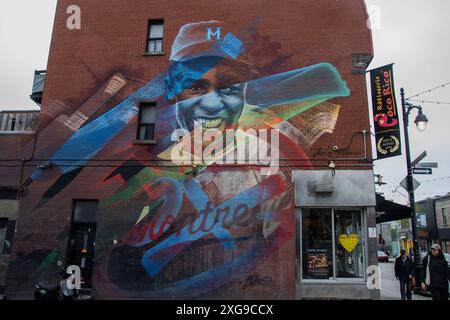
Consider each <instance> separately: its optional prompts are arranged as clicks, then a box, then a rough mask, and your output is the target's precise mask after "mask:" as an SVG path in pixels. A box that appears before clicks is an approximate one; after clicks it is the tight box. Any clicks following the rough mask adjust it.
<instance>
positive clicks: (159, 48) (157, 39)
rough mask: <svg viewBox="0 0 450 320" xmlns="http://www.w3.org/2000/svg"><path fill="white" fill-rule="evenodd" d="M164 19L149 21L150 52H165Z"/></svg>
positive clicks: (148, 44)
mask: <svg viewBox="0 0 450 320" xmlns="http://www.w3.org/2000/svg"><path fill="white" fill-rule="evenodd" d="M163 34H164V20H162V19H160V20H149V22H148V43H147V52H148V53H160V52H163Z"/></svg>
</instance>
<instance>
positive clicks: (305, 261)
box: [301, 208, 365, 280]
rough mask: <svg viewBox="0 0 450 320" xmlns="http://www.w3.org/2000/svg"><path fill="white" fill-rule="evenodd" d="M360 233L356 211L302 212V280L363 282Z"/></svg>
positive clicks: (319, 210)
mask: <svg viewBox="0 0 450 320" xmlns="http://www.w3.org/2000/svg"><path fill="white" fill-rule="evenodd" d="M363 230H364V229H363V221H362V214H361V211H360V210H341V209H324V208H322V209H302V210H301V268H302V278H303V279H305V280H312V279H317V280H320V279H322V280H334V279H343V278H349V279H355V278H362V279H363V278H364V275H365V261H364V246H363V239H364V234H363Z"/></svg>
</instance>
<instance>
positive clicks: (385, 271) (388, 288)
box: [378, 260, 431, 300]
mask: <svg viewBox="0 0 450 320" xmlns="http://www.w3.org/2000/svg"><path fill="white" fill-rule="evenodd" d="M378 265H379V266H380V269H381V300H400V285H399V282H398V281H397V279H395V274H394V262H393V261H392V260H391V261H390V262H389V263H379V264H378ZM412 299H413V300H431V297H426V296H422V295H417V294H413V297H412Z"/></svg>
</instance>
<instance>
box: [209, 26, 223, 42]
mask: <svg viewBox="0 0 450 320" xmlns="http://www.w3.org/2000/svg"><path fill="white" fill-rule="evenodd" d="M206 30H207V33H206V40H207V41H211V40H212V38H213V37H215V38H216V41H220V38H221V36H222V28H216V31H214V32H213V30H212V28H207V29H206Z"/></svg>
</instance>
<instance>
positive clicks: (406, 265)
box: [394, 250, 414, 300]
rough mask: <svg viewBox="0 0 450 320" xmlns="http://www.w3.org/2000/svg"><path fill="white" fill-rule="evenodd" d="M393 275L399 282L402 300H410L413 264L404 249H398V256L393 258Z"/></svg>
mask: <svg viewBox="0 0 450 320" xmlns="http://www.w3.org/2000/svg"><path fill="white" fill-rule="evenodd" d="M394 270H395V277H396V278H397V280H398V281H399V283H400V295H401V297H402V300H406V299H408V300H412V291H411V280H412V279H413V277H414V265H413V263H412V260H411V259H410V258H409V257H408V256H407V255H406V251H405V250H402V251H400V256H399V257H397V259H395V266H394Z"/></svg>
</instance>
